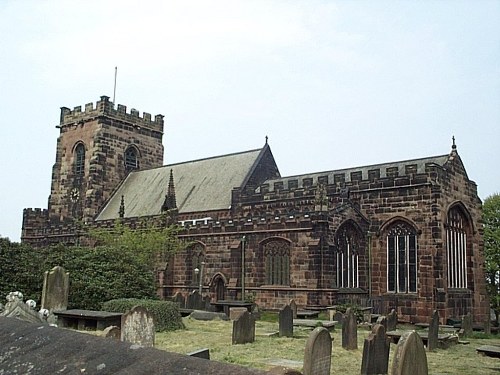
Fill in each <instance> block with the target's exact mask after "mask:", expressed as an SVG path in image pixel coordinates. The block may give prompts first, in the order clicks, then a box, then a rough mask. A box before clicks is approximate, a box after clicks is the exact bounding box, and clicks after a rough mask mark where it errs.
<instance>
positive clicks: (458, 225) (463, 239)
mask: <svg viewBox="0 0 500 375" xmlns="http://www.w3.org/2000/svg"><path fill="white" fill-rule="evenodd" d="M446 224H447V225H446V252H447V258H448V287H449V288H467V227H468V225H469V223H468V220H467V218H466V216H465V215H464V214H463V212H462V210H461V209H460V207H459V206H454V207H452V208H451V209H450V210H449V211H448V219H447V223H446Z"/></svg>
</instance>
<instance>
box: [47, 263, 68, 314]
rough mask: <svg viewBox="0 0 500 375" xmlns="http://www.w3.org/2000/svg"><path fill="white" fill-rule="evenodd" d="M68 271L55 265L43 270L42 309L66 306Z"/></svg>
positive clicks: (51, 309) (55, 309)
mask: <svg viewBox="0 0 500 375" xmlns="http://www.w3.org/2000/svg"><path fill="white" fill-rule="evenodd" d="M68 294H69V273H68V272H66V271H65V270H64V268H63V267H59V266H56V267H54V268H52V270H50V271H45V274H44V276H43V289H42V305H41V308H42V309H47V310H49V311H51V312H52V311H57V310H66V309H67V308H68Z"/></svg>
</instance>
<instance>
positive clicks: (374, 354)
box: [361, 324, 391, 375]
mask: <svg viewBox="0 0 500 375" xmlns="http://www.w3.org/2000/svg"><path fill="white" fill-rule="evenodd" d="M390 345H391V340H390V339H389V338H387V336H386V334H385V327H384V326H383V325H382V324H375V326H374V327H373V329H372V332H371V333H370V334H369V335H368V338H366V339H365V343H364V346H363V358H362V360H361V375H375V374H387V371H388V369H389V351H390Z"/></svg>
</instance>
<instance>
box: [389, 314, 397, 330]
mask: <svg viewBox="0 0 500 375" xmlns="http://www.w3.org/2000/svg"><path fill="white" fill-rule="evenodd" d="M397 324H398V313H397V312H396V310H394V309H392V310H391V312H390V313H389V315H387V331H394V330H395V329H396V326H397Z"/></svg>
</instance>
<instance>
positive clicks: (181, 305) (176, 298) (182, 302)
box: [172, 292, 186, 309]
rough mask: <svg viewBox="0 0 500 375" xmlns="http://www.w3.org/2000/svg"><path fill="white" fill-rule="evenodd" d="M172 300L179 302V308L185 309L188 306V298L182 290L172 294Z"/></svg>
mask: <svg viewBox="0 0 500 375" xmlns="http://www.w3.org/2000/svg"><path fill="white" fill-rule="evenodd" d="M172 301H173V302H176V303H178V304H179V308H181V309H183V308H184V307H185V306H186V299H185V298H184V295H183V294H182V293H180V292H177V293H175V294H174V295H173V296H172Z"/></svg>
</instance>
